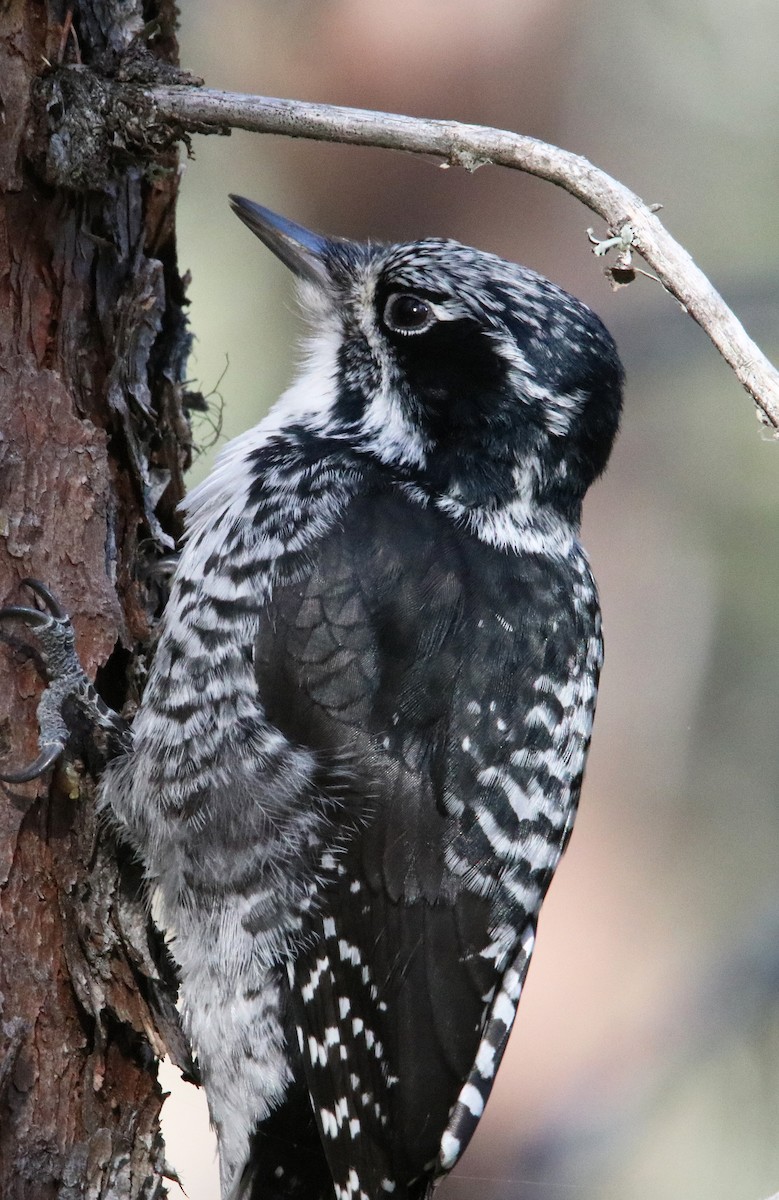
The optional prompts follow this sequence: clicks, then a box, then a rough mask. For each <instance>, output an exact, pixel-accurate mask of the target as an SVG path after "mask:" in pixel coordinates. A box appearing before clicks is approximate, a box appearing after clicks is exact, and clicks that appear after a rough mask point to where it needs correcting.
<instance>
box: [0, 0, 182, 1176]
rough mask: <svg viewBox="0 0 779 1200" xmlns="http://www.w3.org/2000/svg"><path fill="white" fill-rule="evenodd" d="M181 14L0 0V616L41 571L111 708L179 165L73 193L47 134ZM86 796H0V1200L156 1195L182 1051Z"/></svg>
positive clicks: (157, 471) (133, 558)
mask: <svg viewBox="0 0 779 1200" xmlns="http://www.w3.org/2000/svg"><path fill="white" fill-rule="evenodd" d="M150 18H153V22H154V23H153V25H152V26H150V25H149V21H150ZM174 20H175V9H174V4H173V2H172V0H151V2H149V0H147V2H146V3H145V4H143V5H142V3H141V0H130V2H128V0H76V2H75V3H74V4H71V5H70V6H67V5H66V4H65V3H57V2H56V0H50V3H46V2H45V0H7V2H6V3H5V4H3V5H1V6H0V119H1V121H2V123H1V124H0V189H1V190H2V195H3V206H2V211H1V212H0V602H2V603H15V604H19V603H25V602H27V601H26V599H25V597H24V593H23V592H22V591H20V586H19V584H20V580H21V579H22V578H24V577H25V576H33V577H37V578H38V579H41V580H43V581H44V582H45V583H46V584H47V585H48V586H49V587H50V588H51V589H52V591H54V592H55V594H56V595H57V596H58V598H59V599H60V601H61V602H62V603H63V604H64V606H65V607H66V608H67V609H68V611H69V612H70V614H71V615H72V617H73V619H74V624H75V628H76V634H77V641H78V649H79V652H80V656H81V661H82V663H83V665H84V667H85V669H86V671H87V673H88V674H90V675H91V676H93V677H94V676H96V677H97V682H98V687H99V689H100V690H101V692H102V694H103V696H104V698H105V699H106V700H107V701H108V702H109V703H111V704H112V705H114V707H122V706H127V705H129V706H131V705H132V701H133V699H134V698H135V697H137V693H138V689H139V687H140V683H141V676H142V673H143V671H142V667H143V662H144V658H143V655H144V653H145V652H147V651H148V644H149V639H150V635H151V632H152V629H153V625H154V620H155V617H156V615H157V614H158V612H159V609H160V607H161V604H162V602H163V596H162V595H161V590H162V589H161V584H160V583H159V578H160V576H159V572H156V573H155V572H154V571H153V569H152V568H153V567H154V565H155V563H156V562H157V561H158V560H159V558H160V557H161V556H162V555H163V554H164V553H165V552H166V551H168V550H169V549H170V547H171V545H172V541H171V539H172V537H174V536H175V534H176V533H177V527H176V518H175V512H174V510H175V504H176V502H177V501H178V500H179V498H180V496H181V494H182V490H183V488H182V470H183V469H184V467H185V466H186V465H187V460H188V454H189V443H188V440H189V428H188V422H187V420H186V416H185V413H184V410H183V407H182V402H183V386H182V381H183V377H184V367H185V364H186V357H187V351H188V336H187V331H186V323H185V320H184V317H183V313H182V304H183V285H182V280H181V279H180V278H179V276H178V273H177V267H176V248H175V240H174V225H173V215H174V205H175V201H176V189H177V182H178V174H177V159H176V154H175V152H161V153H157V154H155V155H153V156H149V155H148V154H147V157H146V161H143V160H141V161H139V160H138V158H137V157H136V158H135V160H132V158H131V156H130V155H129V154H127V155H125V158H124V162H122V161H121V160H118V159H117V157H116V156H115V155H113V149H114V148H115V147H112V148H111V149H112V155H111V157H109V155H108V152H107V151H106V150H105V149H104V148H103V149H101V150H99V155H100V159H99V167H100V169H99V170H95V169H94V164H93V165H92V166H91V167H89V168H88V169H87V170H86V171H85V172H82V177H81V178H77V176H76V175H75V174H73V173H72V174H71V178H70V182H69V185H68V181H67V180H66V179H64V177H63V178H62V179H61V178H60V177H59V176H58V175H57V171H56V170H55V169H54V168H57V167H58V166H59V167H61V165H62V162H63V160H64V159H67V156H68V154H69V152H70V150H71V146H70V143H69V135H68V134H67V131H64V132H63V131H62V130H60V131H59V132H57V128H56V127H57V122H58V121H60V120H61V119H62V118H63V114H64V109H65V108H67V104H68V99H67V98H68V95H69V92H68V86H69V82H73V81H76V82H81V83H83V82H84V81H85V80H89V79H92V78H97V79H99V78H100V77H101V76H102V77H106V76H109V77H110V76H112V75H116V74H118V73H120V72H121V71H123V70H124V71H125V72H126V71H127V69H128V68H127V64H128V62H130V61H132V63H134V64H135V65H134V67H133V69H134V70H136V71H137V70H139V67H138V63H139V62H142V63H144V64H145V66H144V68H143V69H144V70H146V71H147V72H149V71H154V70H160V71H162V72H163V76H164V72H165V71H167V72H168V76H169V75H170V71H171V68H170V67H166V66H164V65H162V66H161V65H160V64H175V61H176V54H177V46H176V41H175V36H174ZM36 95H38V96H39V97H41V96H43V97H44V100H43V102H41V101H40V100H39V102H38V104H37V116H36V103H35V102H34V97H35V96H36ZM41 115H44V116H45V117H46V118H47V120H48V122H49V133H48V135H44V144H41V136H42V135H41V125H40V121H41ZM93 121H94V123H95V124H94V131H95V132H97V130H98V125H99V124H100V120H99V114H97V113H96V114H94V115H93ZM36 122H37V124H36ZM36 128H37V133H36ZM31 130H32V132H31ZM120 149H121V148H120ZM117 163H118V165H117ZM10 628H11V627H10V625H9V624H8V623H4V624H3V626H2V631H0V633H2V637H3V640H4V642H5V643H6V645H4V646H0V689H2V692H1V694H2V697H3V699H2V700H1V701H0V756H1V757H0V761H2V763H3V766H6V769H7V768H8V767H10V766H20V765H23V764H24V763H25V762H27V761H30V759H31V758H32V757H34V755H35V753H36V748H35V747H36V720H35V698H36V696H37V695H38V694H39V692H40V690H41V686H42V685H41V679H40V672H39V671H38V670H37V669H36V663H35V661H34V658H33V657H31V656H30V654H29V653H25V652H24V650H23V649H19V648H17V649H14V646H15V645H16V643H17V642H18V641H19V639H22V640H27V639H26V635H25V633H24V630H23V628H22V627H20V626H18V625H16V624H15V625H14V628H13V638H11V637H10V634H9V632H7V631H10ZM29 640H30V641H34V639H32V638H31V639H29ZM9 642H10V645H9ZM84 753H85V756H86V757H87V758H88V755H87V754H86V751H85V752H84ZM92 792H93V784H92V778H91V775H90V773H89V770H88V769H87V768H85V767H84V766H83V763H79V760H78V759H77V760H75V765H74V766H71V767H69V768H67V769H62V768H61V769H59V770H57V771H55V772H54V778H53V780H51V785H50V786H49V782H48V778H47V779H46V780H43V781H39V782H38V783H37V784H33V785H24V786H13V787H9V786H5V787H2V786H0V939H1V941H0V1195H2V1197H4V1198H5V1200H48V1198H49V1197H55V1196H56V1197H58V1198H59V1200H65V1198H70V1197H74V1198H75V1197H76V1196H79V1197H81V1196H88V1197H90V1198H93V1200H97V1198H101V1200H103V1198H105V1200H108V1198H109V1197H110V1198H112V1200H113V1198H115V1200H120V1198H121V1200H128V1198H132V1197H156V1196H161V1195H163V1194H164V1192H163V1186H162V1183H161V1177H162V1174H163V1167H164V1153H163V1146H162V1142H161V1138H160V1133H159V1123H158V1120H159V1112H160V1107H161V1103H162V1094H161V1091H160V1088H159V1086H158V1084H157V1077H156V1058H157V1056H158V1055H159V1054H161V1053H165V1051H166V1048H167V1050H168V1052H169V1053H172V1054H173V1055H174V1057H175V1058H176V1059H177V1060H178V1061H182V1060H183V1059H184V1057H185V1053H186V1052H185V1050H184V1047H183V1041H182V1039H181V1035H180V1032H179V1030H178V1026H177V1024H176V1014H175V1009H174V1007H173V998H174V996H175V984H174V983H173V981H172V978H171V974H170V968H169V966H168V965H167V960H166V956H165V954H164V950H163V949H162V948H161V947H160V946H159V945H158V944H156V943H157V941H158V939H157V938H156V935H155V934H154V932H153V930H152V929H151V927H150V926H149V924H148V921H147V918H146V916H145V910H144V906H143V903H142V900H141V896H140V892H141V888H140V880H139V876H138V871H137V868H136V867H134V866H133V865H132V861H131V856H130V855H129V853H128V852H126V851H125V852H124V853H122V851H121V848H119V853H117V847H116V846H115V845H114V844H113V842H112V838H111V835H110V832H109V831H107V830H105V829H104V828H103V827H102V824H101V821H100V820H99V819H98V817H97V816H96V814H95V810H94V806H93V804H92ZM123 858H124V859H125V860H126V862H125V865H124V866H123V867H122V866H120V867H117V862H119V863H120V864H121V861H122V859H123Z"/></svg>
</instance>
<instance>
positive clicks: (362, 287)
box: [102, 197, 622, 1200]
mask: <svg viewBox="0 0 779 1200" xmlns="http://www.w3.org/2000/svg"><path fill="white" fill-rule="evenodd" d="M232 203H233V207H234V209H235V211H236V213H237V214H238V216H239V217H240V218H241V219H242V220H243V221H244V222H245V223H246V224H247V225H248V226H249V228H250V229H251V230H252V231H253V232H254V233H255V234H257V236H258V237H259V238H261V240H262V241H263V242H264V243H265V244H266V245H267V246H268V247H270V249H271V250H272V251H274V253H275V254H277V255H278V256H279V258H281V259H282V260H283V261H284V262H285V263H286V264H287V266H289V267H290V268H291V269H292V270H293V272H295V274H296V275H297V277H298V280H299V290H300V296H301V301H302V305H303V308H304V310H305V313H306V315H307V317H308V319H309V322H310V326H311V333H310V338H309V341H308V345H307V349H306V356H305V359H304V363H303V366H302V368H301V371H300V374H299V376H298V378H297V380H296V382H295V383H293V385H292V386H291V387H290V389H289V390H288V391H287V392H286V393H285V395H284V396H282V398H281V399H280V400H279V402H278V404H277V405H276V407H275V408H274V409H273V410H272V411H271V413H270V415H269V416H268V417H267V418H266V419H265V420H264V421H262V422H261V423H260V424H259V425H257V426H256V427H255V428H254V429H252V430H250V431H249V432H248V433H246V434H244V435H242V436H241V437H239V438H237V439H236V440H235V441H234V442H232V443H231V444H230V445H229V446H228V447H227V448H226V449H225V450H224V451H223V453H222V454H221V456H220V458H219V460H218V462H217V465H216V467H215V469H214V471H213V473H212V475H211V476H210V477H209V478H208V479H207V480H206V481H205V482H204V483H203V484H201V485H200V486H199V487H198V488H197V489H196V490H195V491H194V492H193V493H192V494H191V495H190V496H189V497H188V499H187V500H186V502H185V503H186V518H187V535H186V541H185V544H184V548H183V552H182V554H181V559H180V562H179V565H178V568H177V571H176V575H175V579H174V583H173V588H172V594H171V598H170V602H169V605H168V607H167V610H166V612H165V616H164V621H163V628H162V633H161V637H160V641H159V645H158V649H157V652H156V656H155V659H154V663H153V666H152V669H151V674H150V677H149V680H148V684H147V687H146V691H145V695H144V699H143V704H142V707H141V709H140V711H139V713H138V715H137V717H136V720H135V722H134V725H133V730H132V745H131V746H130V748H129V749H127V750H126V752H125V753H124V754H123V755H122V756H120V757H119V758H118V759H116V760H115V761H114V762H113V763H112V765H111V766H110V768H109V770H108V772H107V774H106V776H105V778H104V780H103V783H102V797H103V803H104V804H105V806H106V807H107V808H109V809H110V810H111V811H112V813H113V814H114V816H115V817H116V818H117V819H118V820H119V822H120V823H121V824H122V826H123V827H124V829H125V830H126V831H127V833H128V835H129V836H130V837H131V839H132V841H133V842H134V844H135V846H136V847H137V848H138V851H139V853H140V855H141V856H142V858H143V861H144V863H145V867H146V871H147V874H148V877H149V879H150V880H151V881H152V883H153V885H154V887H155V889H156V894H157V899H158V905H157V911H158V913H159V917H160V920H161V922H162V923H163V925H164V927H165V928H167V929H168V930H171V931H172V934H173V941H172V951H173V954H174V956H175V958H176V960H177V962H178V964H179V968H180V973H181V996H182V1006H183V1012H184V1016H185V1022H186V1027H187V1029H188V1032H189V1036H190V1038H191V1042H192V1047H193V1050H194V1051H195V1053H196V1055H197V1057H198V1060H199V1064H200V1068H201V1072H202V1078H203V1082H204V1085H205V1089H206V1093H207V1097H208V1103H209V1107H210V1112H211V1117H212V1120H213V1123H214V1125H215V1127H216V1130H217V1134H218V1139H219V1152H220V1163H221V1174H222V1187H223V1195H224V1196H225V1197H227V1196H230V1197H238V1196H250V1197H252V1198H256V1200H282V1198H285V1200H380V1198H382V1197H389V1196H392V1197H394V1200H423V1198H425V1197H428V1196H429V1195H430V1192H431V1191H432V1189H433V1187H434V1186H435V1183H436V1182H437V1181H438V1180H439V1179H440V1178H441V1177H442V1176H444V1175H445V1174H446V1173H447V1172H448V1171H449V1170H451V1168H452V1167H453V1166H454V1164H455V1163H456V1162H457V1160H458V1158H459V1157H460V1155H461V1154H462V1152H463V1150H464V1149H465V1147H466V1145H467V1143H468V1141H469V1139H470V1137H471V1135H472V1133H473V1131H474V1129H475V1127H476V1124H477V1122H478V1120H479V1117H480V1116H481V1113H482V1110H483V1108H484V1104H485V1102H486V1100H487V1097H488V1095H489V1092H490V1088H491V1086H492V1083H493V1079H494V1076H495V1073H496V1071H497V1068H498V1065H499V1063H500V1059H501V1055H502V1053H503V1050H504V1048H505V1045H506V1041H507V1038H508V1035H509V1032H510V1029H511V1025H512V1022H513V1020H514V1015H515V1011H516V1007H517V1002H518V1000H519V995H520V991H521V988H522V984H523V981H524V978H525V974H526V972H527V968H528V963H529V960H530V956H531V953H532V949H533V941H534V936H535V927H536V920H537V917H538V912H539V908H540V906H541V902H542V900H543V897H544V894H545V892H546V890H547V887H548V885H549V882H550V880H551V878H552V875H553V873H554V870H555V868H556V866H557V863H558V861H559V859H560V855H561V854H562V852H563V850H564V848H565V845H566V842H567V840H568V835H569V833H570V830H571V826H572V823H573V819H574V814H575V811H576V806H577V802H578V799H579V791H580V787H581V781H582V772H583V769H584V763H585V757H586V754H587V749H588V745H589V741H590V733H591V728H592V721H593V714H594V709H595V699H596V691H597V683H598V673H599V669H600V666H601V660H602V641H601V624H600V615H599V608H598V599H597V594H596V588H595V583H594V581H593V578H592V575H591V572H590V568H589V565H588V562H587V558H586V556H585V553H584V551H583V549H582V547H581V546H580V544H579V540H578V539H579V521H580V514H581V506H582V500H583V498H584V495H585V493H586V491H587V489H588V488H589V486H590V484H591V483H592V482H593V480H595V479H596V478H597V477H598V476H599V475H600V473H601V472H602V471H603V469H604V467H605V465H606V462H607V459H608V457H609V453H610V451H611V447H612V442H613V440H614V436H615V433H616V430H617V425H618V421H619V413H620V405H621V384H622V371H621V367H620V363H619V360H618V357H617V353H616V350H615V347H614V343H613V341H612V339H611V337H610V336H609V334H608V333H607V331H606V329H605V328H604V326H603V325H602V324H601V322H600V321H599V320H598V318H597V317H596V316H595V315H594V314H593V313H592V312H591V311H590V310H589V309H588V308H586V307H585V306H584V305H583V304H581V303H580V302H579V301H578V300H576V299H574V298H573V297H572V296H570V295H568V294H566V293H565V292H564V291H562V290H561V289H560V288H559V287H556V286H555V285H554V284H552V283H550V282H548V281H547V280H546V279H544V278H542V277H541V276H539V275H537V274H535V273H534V272H533V271H530V270H527V269H525V268H522V267H518V266H515V265H513V264H511V263H508V262H505V261H503V260H502V259H500V258H498V257H496V256H494V255H492V254H486V253H482V252H480V251H477V250H473V249H470V248H468V247H466V246H463V245H460V244H459V243H457V242H454V241H448V240H439V239H427V240H424V241H417V242H410V243H406V244H399V245H362V244H357V243H354V242H350V241H346V240H341V239H330V238H324V237H320V236H317V235H316V234H313V233H311V232H309V231H308V230H306V229H303V228H301V227H300V226H298V225H295V224H294V223H292V222H291V221H288V220H285V219H284V218H282V217H279V216H277V215H275V214H273V213H271V212H269V211H268V210H267V209H265V208H262V207H260V206H259V205H256V204H253V203H251V202H249V201H247V200H244V199H241V198H238V197H235V198H233V201H232Z"/></svg>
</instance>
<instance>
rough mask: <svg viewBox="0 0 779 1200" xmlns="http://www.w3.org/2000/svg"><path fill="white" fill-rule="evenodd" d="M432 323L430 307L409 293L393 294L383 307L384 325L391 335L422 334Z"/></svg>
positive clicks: (433, 315) (433, 317) (432, 315)
mask: <svg viewBox="0 0 779 1200" xmlns="http://www.w3.org/2000/svg"><path fill="white" fill-rule="evenodd" d="M434 321H435V313H434V312H433V309H432V306H431V305H430V304H428V302H427V300H422V299H421V298H420V297H419V296H413V295H412V294H411V293H410V292H395V293H394V294H393V295H392V296H390V298H389V300H388V301H387V303H386V304H385V305H384V324H385V325H386V326H387V328H388V329H391V330H392V331H393V333H424V332H425V331H426V330H428V329H429V328H430V326H431V325H432V324H433V323H434Z"/></svg>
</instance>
